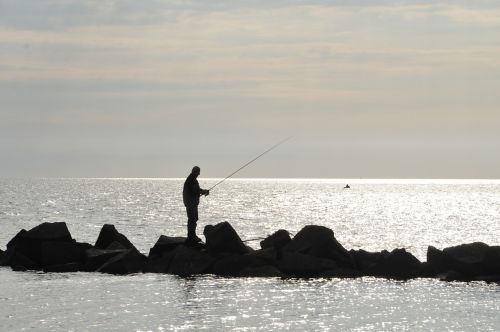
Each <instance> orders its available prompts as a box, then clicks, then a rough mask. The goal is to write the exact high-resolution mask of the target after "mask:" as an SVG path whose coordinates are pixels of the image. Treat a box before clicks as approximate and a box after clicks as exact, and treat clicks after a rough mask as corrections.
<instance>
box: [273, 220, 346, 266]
mask: <svg viewBox="0 0 500 332" xmlns="http://www.w3.org/2000/svg"><path fill="white" fill-rule="evenodd" d="M283 250H285V251H289V252H295V253H301V254H306V255H310V256H314V257H318V258H325V259H330V260H334V261H335V262H337V265H338V266H340V267H350V268H354V267H355V263H354V260H353V258H352V257H351V255H350V254H349V252H348V251H347V250H346V249H345V248H344V247H343V246H342V245H341V244H340V243H339V242H338V241H337V240H336V239H335V236H334V233H333V231H332V230H331V229H329V228H326V227H323V226H316V225H308V226H305V227H304V228H302V229H301V230H300V231H299V232H298V233H297V234H296V235H295V236H294V238H293V239H292V241H291V242H290V243H288V244H287V245H286V246H285V247H284V248H283Z"/></svg>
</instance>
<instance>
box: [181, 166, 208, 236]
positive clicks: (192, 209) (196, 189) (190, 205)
mask: <svg viewBox="0 0 500 332" xmlns="http://www.w3.org/2000/svg"><path fill="white" fill-rule="evenodd" d="M198 175H200V168H199V167H198V166H195V167H193V170H192V171H191V174H189V176H188V177H187V179H186V181H185V182H184V189H183V190H182V198H183V200H184V206H186V212H187V216H188V224H187V230H188V238H187V241H188V242H200V241H201V239H200V238H199V237H197V236H196V222H197V221H198V204H200V196H201V195H205V196H207V195H208V194H209V193H210V192H209V191H208V190H206V189H201V188H200V184H199V183H198V180H197V179H196V178H197V177H198Z"/></svg>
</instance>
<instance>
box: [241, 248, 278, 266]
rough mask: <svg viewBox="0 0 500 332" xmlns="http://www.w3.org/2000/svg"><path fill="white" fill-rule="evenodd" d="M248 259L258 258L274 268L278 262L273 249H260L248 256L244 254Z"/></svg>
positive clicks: (276, 253)
mask: <svg viewBox="0 0 500 332" xmlns="http://www.w3.org/2000/svg"><path fill="white" fill-rule="evenodd" d="M246 255H248V256H250V257H255V258H258V259H260V260H262V261H264V262H266V263H267V264H270V265H273V266H276V264H277V261H278V252H277V251H276V249H275V248H266V249H260V250H254V251H252V252H250V253H248V254H246Z"/></svg>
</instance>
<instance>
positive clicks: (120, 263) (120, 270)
mask: <svg viewBox="0 0 500 332" xmlns="http://www.w3.org/2000/svg"><path fill="white" fill-rule="evenodd" d="M145 262H146V256H144V255H143V254H141V253H140V252H139V251H138V250H137V249H135V248H131V249H128V250H126V251H125V252H123V253H121V254H118V255H116V256H114V257H112V258H110V259H109V260H108V261H107V262H106V263H104V264H103V265H102V266H101V267H99V268H98V269H97V272H102V273H111V274H129V273H138V272H142V270H143V267H144V263H145Z"/></svg>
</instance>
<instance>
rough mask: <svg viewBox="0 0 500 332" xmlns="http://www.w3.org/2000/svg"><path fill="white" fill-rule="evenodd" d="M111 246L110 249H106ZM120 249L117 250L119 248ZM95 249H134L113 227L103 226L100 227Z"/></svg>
mask: <svg viewBox="0 0 500 332" xmlns="http://www.w3.org/2000/svg"><path fill="white" fill-rule="evenodd" d="M111 245H113V247H112V248H108V247H109V246H111ZM120 245H121V247H122V248H118V246H120ZM95 247H96V248H99V249H132V248H135V247H134V245H133V244H132V242H130V241H129V240H128V239H127V238H126V237H125V235H123V234H121V233H119V232H118V231H117V230H116V228H115V226H113V225H109V224H105V225H104V226H102V228H101V231H100V232H99V236H98V237H97V241H96V243H95Z"/></svg>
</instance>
